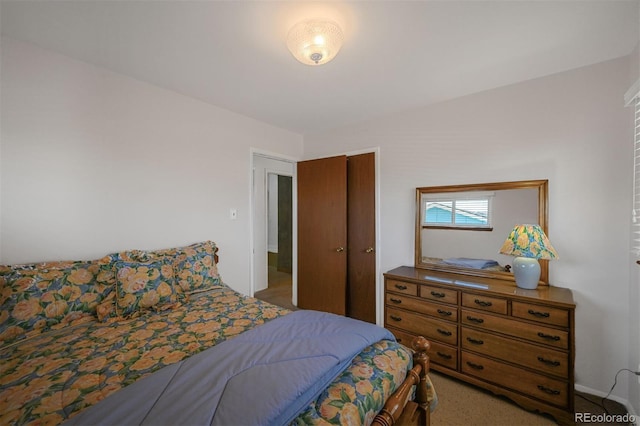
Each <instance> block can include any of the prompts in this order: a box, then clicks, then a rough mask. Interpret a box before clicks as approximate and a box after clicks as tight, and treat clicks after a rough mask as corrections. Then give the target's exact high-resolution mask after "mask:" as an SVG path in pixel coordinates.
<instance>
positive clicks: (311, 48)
mask: <svg viewBox="0 0 640 426" xmlns="http://www.w3.org/2000/svg"><path fill="white" fill-rule="evenodd" d="M343 40H344V36H343V34H342V30H341V29H340V27H339V26H338V24H336V23H335V22H333V21H329V20H308V21H302V22H299V23H297V24H296V25H294V26H293V27H292V28H291V30H289V34H288V35H287V47H288V48H289V51H290V52H291V54H292V55H293V56H294V57H295V58H296V59H297V60H298V61H300V62H302V63H303V64H306V65H322V64H326V63H327V62H329V61H330V60H332V59H333V58H334V57H335V56H336V55H337V54H338V52H339V51H340V48H341V47H342V42H343Z"/></svg>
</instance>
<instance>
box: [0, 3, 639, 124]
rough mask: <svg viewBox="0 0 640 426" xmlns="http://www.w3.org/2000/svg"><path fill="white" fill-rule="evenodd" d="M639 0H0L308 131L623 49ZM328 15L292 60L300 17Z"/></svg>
mask: <svg viewBox="0 0 640 426" xmlns="http://www.w3.org/2000/svg"><path fill="white" fill-rule="evenodd" d="M639 9H640V7H639V2H638V0H619V1H618V0H603V1H587V0H551V1H541V0H533V1H525V0H501V1H483V0H468V1H460V0H440V1H427V0H425V1H406V2H405V1H395V0H388V1H363V0H360V1H352V2H346V1H332V2H325V3H323V2H302V1H289V2H286V1H242V0H236V1H184V0H181V1H180V0H175V1H116V0H111V1H91V0H86V1H50V0H47V1H2V3H1V4H0V15H1V29H2V34H3V35H7V36H9V37H12V38H15V39H19V40H25V41H29V42H32V43H35V44H37V45H39V46H42V47H44V48H47V49H51V50H53V51H57V52H59V53H61V54H64V55H68V56H70V57H73V58H76V59H79V60H82V61H85V62H88V63H91V64H95V65H98V66H101V67H105V68H107V69H110V70H112V71H115V72H118V73H122V74H125V75H128V76H131V77H134V78H136V79H139V80H143V81H146V82H149V83H152V84H154V85H157V86H160V87H163V88H166V89H170V90H173V91H175V92H178V93H181V94H184V95H187V96H191V97H193V98H197V99H200V100H202V101H204V102H207V103H210V104H213V105H216V106H219V107H222V108H225V109H228V110H231V111H234V112H237V113H239V114H243V115H245V116H249V117H252V118H255V119H257V120H260V121H263V122H267V123H270V124H272V125H275V126H278V127H282V128H285V129H288V130H291V131H293V132H296V133H299V134H303V135H304V134H310V133H315V132H319V131H323V130H328V129H332V128H337V127H341V126H345V125H349V124H354V123H358V122H362V121H366V120H373V119H376V118H377V117H380V116H384V115H388V114H393V113H398V112H402V111H406V110H409V109H413V108H419V107H423V106H427V105H430V104H433V103H435V102H441V101H445V100H448V99H453V98H456V97H460V96H464V95H468V94H472V93H477V92H480V91H484V90H488V89H492V88H496V87H500V86H504V85H508V84H513V83H517V82H521V81H525V80H529V79H533V78H537V77H541V76H545V75H549V74H553V73H557V72H561V71H566V70H569V69H573V68H578V67H582V66H585V65H590V64H594V63H598V62H602V61H606V60H609V59H614V58H617V57H621V56H625V55H628V54H629V53H631V52H632V51H633V49H634V48H635V46H636V45H637V43H638V40H639V35H638V34H639V26H640V25H639ZM312 17H325V18H330V19H333V20H334V21H336V22H338V23H339V24H340V25H341V26H342V28H343V30H344V33H345V44H344V46H343V47H342V50H341V51H340V53H339V54H338V56H337V57H336V58H335V59H334V60H333V61H332V62H330V63H328V64H326V65H323V66H319V67H311V66H307V65H303V64H301V63H299V62H297V61H296V60H295V59H294V58H293V57H292V56H291V54H290V53H289V51H288V50H287V47H286V39H285V38H286V34H287V32H288V30H289V28H290V27H292V26H293V25H294V24H295V23H297V22H298V21H300V20H303V19H308V18H312Z"/></svg>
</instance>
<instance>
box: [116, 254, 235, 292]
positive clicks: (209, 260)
mask: <svg viewBox="0 0 640 426" xmlns="http://www.w3.org/2000/svg"><path fill="white" fill-rule="evenodd" d="M217 250H218V248H217V247H216V244H215V243H214V242H213V241H203V242H199V243H195V244H191V245H189V246H185V247H176V248H169V249H162V250H153V251H145V250H129V251H125V252H121V253H119V254H118V256H119V258H120V259H122V260H127V261H138V262H151V261H155V260H159V259H166V258H169V259H172V260H173V262H174V267H175V272H176V280H177V283H178V287H179V288H178V291H179V292H180V293H183V294H192V293H198V292H202V291H206V290H212V289H216V288H226V285H225V284H224V283H223V282H222V279H221V278H220V274H219V273H218V266H217V264H216V260H215V253H216V251H217Z"/></svg>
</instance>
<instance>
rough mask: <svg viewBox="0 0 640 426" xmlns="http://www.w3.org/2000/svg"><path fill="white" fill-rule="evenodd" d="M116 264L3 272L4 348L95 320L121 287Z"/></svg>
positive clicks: (0, 317)
mask: <svg viewBox="0 0 640 426" xmlns="http://www.w3.org/2000/svg"><path fill="white" fill-rule="evenodd" d="M111 260H112V259H111V258H110V257H108V256H107V257H105V258H102V259H99V260H94V261H64V262H46V263H33V264H25V265H8V266H0V288H1V290H0V343H3V342H9V341H11V340H13V339H16V338H19V337H24V336H25V335H26V334H27V333H33V332H35V331H38V332H43V331H46V330H48V329H52V328H58V327H61V326H65V325H67V324H69V323H75V322H77V321H79V320H82V319H84V318H85V317H91V316H93V315H94V313H95V312H96V306H97V305H98V304H99V303H101V302H102V301H103V300H105V299H106V298H107V297H108V296H109V293H110V292H111V291H112V288H113V284H114V282H115V275H114V274H113V271H112V269H111Z"/></svg>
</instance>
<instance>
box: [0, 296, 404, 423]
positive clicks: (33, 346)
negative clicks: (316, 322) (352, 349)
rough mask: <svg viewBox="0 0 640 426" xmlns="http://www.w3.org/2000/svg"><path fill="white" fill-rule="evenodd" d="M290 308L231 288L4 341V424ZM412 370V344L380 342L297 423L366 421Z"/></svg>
mask: <svg viewBox="0 0 640 426" xmlns="http://www.w3.org/2000/svg"><path fill="white" fill-rule="evenodd" d="M287 313H289V311H288V310H286V309H283V308H280V307H277V306H274V305H271V304H269V303H266V302H262V301H259V300H257V299H254V298H250V297H246V296H243V295H241V294H239V293H237V292H235V291H233V290H231V289H228V288H227V289H223V290H217V291H214V292H210V293H202V294H200V295H198V297H196V298H193V300H191V301H189V302H187V303H185V304H183V305H181V306H179V307H177V308H175V309H172V310H169V311H164V312H161V313H153V312H149V313H148V314H145V315H144V316H140V317H137V318H134V319H130V320H123V319H121V318H111V319H109V320H108V321H107V322H104V323H100V322H97V321H93V322H88V323H83V324H79V325H76V326H73V327H68V328H65V329H61V330H55V331H52V332H49V333H45V334H42V335H38V336H35V337H32V338H30V339H28V340H23V341H20V342H19V343H17V344H14V345H9V346H6V347H4V348H2V349H0V424H7V425H8V424H19V425H22V424H38V425H47V424H60V423H62V422H63V421H64V420H65V419H67V418H70V417H73V415H74V414H76V413H78V412H79V411H81V410H82V409H84V408H86V407H88V406H90V405H93V404H96V403H97V402H99V401H100V400H102V399H104V398H106V397H107V396H108V395H110V394H111V393H113V392H116V391H117V390H119V389H121V388H123V387H125V386H127V385H129V384H131V383H133V382H135V381H136V380H138V379H140V378H142V377H144V376H147V375H149V374H151V373H153V372H154V371H156V370H158V369H160V368H162V367H164V366H166V365H169V364H172V363H175V362H177V361H180V360H182V359H183V358H186V357H188V356H190V355H193V354H195V353H198V352H201V351H202V350H204V349H207V348H209V347H211V346H213V345H215V344H217V343H219V342H221V341H224V340H226V339H228V338H232V337H234V336H237V335H238V334H240V333H242V332H244V331H246V330H248V329H251V328H253V327H255V326H257V325H259V324H262V323H264V322H265V321H268V320H271V319H274V318H277V317H279V316H282V315H286V314H287ZM409 368H411V356H410V354H409V353H408V351H407V350H406V349H405V348H404V347H402V346H401V345H399V344H397V343H395V342H390V341H381V342H378V343H376V344H374V345H372V346H370V347H368V348H366V349H365V350H364V351H363V352H362V353H361V354H360V355H359V356H357V357H356V358H355V359H354V360H353V362H352V364H351V366H350V367H349V368H348V369H347V370H345V371H344V372H343V373H342V375H340V376H339V377H338V378H336V380H335V381H334V382H333V383H332V385H331V386H330V387H329V388H327V389H326V390H325V391H324V392H323V393H322V394H321V395H320V396H319V397H318V399H317V400H316V401H315V402H314V403H312V404H310V406H309V407H308V409H307V410H305V412H304V413H302V414H301V415H300V416H299V417H298V419H297V420H296V422H295V423H297V424H343V423H348V424H368V423H370V422H371V420H373V416H375V413H376V412H378V411H379V410H380V409H381V408H382V405H383V404H384V401H385V400H386V398H387V397H388V396H389V395H390V394H391V393H392V392H393V391H394V390H395V389H396V387H397V386H399V384H400V383H402V381H403V380H404V377H405V375H406V371H407V370H408V369H409Z"/></svg>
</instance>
